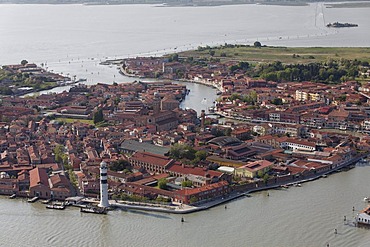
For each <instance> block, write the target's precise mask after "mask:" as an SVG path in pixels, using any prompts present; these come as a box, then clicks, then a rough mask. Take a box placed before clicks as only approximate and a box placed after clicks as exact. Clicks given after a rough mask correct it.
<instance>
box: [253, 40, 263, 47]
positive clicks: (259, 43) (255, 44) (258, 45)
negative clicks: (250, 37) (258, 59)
mask: <svg viewBox="0 0 370 247" xmlns="http://www.w3.org/2000/svg"><path fill="white" fill-rule="evenodd" d="M253 45H254V47H261V46H262V45H261V42H259V41H256V42H254V43H253Z"/></svg>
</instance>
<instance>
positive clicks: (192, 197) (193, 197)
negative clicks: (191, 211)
mask: <svg viewBox="0 0 370 247" xmlns="http://www.w3.org/2000/svg"><path fill="white" fill-rule="evenodd" d="M197 201H198V199H197V198H196V197H195V196H191V197H190V200H189V202H190V204H193V203H196V202H197Z"/></svg>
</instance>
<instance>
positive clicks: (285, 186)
mask: <svg viewBox="0 0 370 247" xmlns="http://www.w3.org/2000/svg"><path fill="white" fill-rule="evenodd" d="M280 187H281V188H284V189H288V188H289V187H288V185H281V186H280Z"/></svg>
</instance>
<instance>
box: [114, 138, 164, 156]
mask: <svg viewBox="0 0 370 247" xmlns="http://www.w3.org/2000/svg"><path fill="white" fill-rule="evenodd" d="M120 149H125V150H129V151H131V152H137V151H141V152H149V153H153V154H159V155H165V154H166V153H168V152H169V151H170V148H168V147H161V146H157V145H154V144H150V143H146V142H138V141H135V140H124V141H123V142H122V144H121V146H120Z"/></svg>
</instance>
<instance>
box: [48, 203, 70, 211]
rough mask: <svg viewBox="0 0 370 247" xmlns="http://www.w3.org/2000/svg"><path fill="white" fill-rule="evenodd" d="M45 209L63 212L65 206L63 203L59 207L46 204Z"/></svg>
mask: <svg viewBox="0 0 370 247" xmlns="http://www.w3.org/2000/svg"><path fill="white" fill-rule="evenodd" d="M46 208H48V209H59V210H63V209H65V208H66V205H65V204H64V203H62V204H60V205H58V204H47V205H46Z"/></svg>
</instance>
